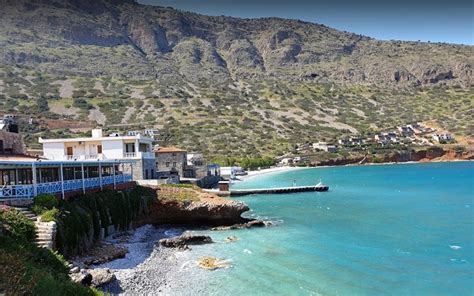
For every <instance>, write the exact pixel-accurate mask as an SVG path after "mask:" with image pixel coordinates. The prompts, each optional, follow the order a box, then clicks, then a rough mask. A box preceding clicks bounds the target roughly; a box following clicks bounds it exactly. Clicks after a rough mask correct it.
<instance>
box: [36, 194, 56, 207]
mask: <svg viewBox="0 0 474 296" xmlns="http://www.w3.org/2000/svg"><path fill="white" fill-rule="evenodd" d="M34 205H35V206H36V208H38V207H41V208H44V209H46V210H52V209H53V208H56V207H58V205H59V202H58V200H57V198H56V196H54V195H52V194H40V195H38V196H36V197H35V199H34Z"/></svg>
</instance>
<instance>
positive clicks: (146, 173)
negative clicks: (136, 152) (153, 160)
mask: <svg viewBox="0 0 474 296" xmlns="http://www.w3.org/2000/svg"><path fill="white" fill-rule="evenodd" d="M145 179H148V169H145Z"/></svg>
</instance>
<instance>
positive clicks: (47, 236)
mask: <svg viewBox="0 0 474 296" xmlns="http://www.w3.org/2000/svg"><path fill="white" fill-rule="evenodd" d="M11 208H13V209H16V210H18V211H19V212H21V213H22V214H23V215H25V216H26V217H27V218H28V219H29V220H31V221H33V223H35V226H36V238H35V243H36V245H37V246H38V247H42V248H48V249H53V248H54V241H55V239H56V227H57V226H56V222H41V221H40V220H39V219H38V216H36V215H35V213H33V212H32V211H30V210H29V208H27V207H11Z"/></svg>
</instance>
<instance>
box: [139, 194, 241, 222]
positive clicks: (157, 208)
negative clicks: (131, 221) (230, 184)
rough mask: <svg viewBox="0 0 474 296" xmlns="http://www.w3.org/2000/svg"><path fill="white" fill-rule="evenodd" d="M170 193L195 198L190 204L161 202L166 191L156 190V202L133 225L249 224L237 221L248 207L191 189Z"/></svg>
mask: <svg viewBox="0 0 474 296" xmlns="http://www.w3.org/2000/svg"><path fill="white" fill-rule="evenodd" d="M167 190H168V191H167ZM173 190H176V191H175V193H176V195H177V196H179V195H180V193H179V192H180V190H182V191H188V192H189V194H195V195H193V198H192V199H190V200H179V199H173V198H164V197H163V196H164V194H165V191H166V192H167V194H169V191H170V190H169V189H167V188H162V189H158V190H157V195H158V199H157V200H156V202H154V203H153V204H152V205H151V207H150V214H149V215H147V216H145V217H143V218H142V219H139V220H138V221H137V224H139V225H143V224H192V225H194V226H196V225H199V224H201V225H211V226H219V225H232V224H237V223H246V222H249V219H246V218H243V217H241V215H242V213H244V212H246V211H248V210H249V207H248V206H247V205H246V204H244V203H242V202H240V201H236V200H231V199H225V198H222V197H218V196H216V195H213V194H210V193H205V192H201V191H194V190H193V189H184V188H180V189H176V188H174V189H173ZM171 194H173V193H171Z"/></svg>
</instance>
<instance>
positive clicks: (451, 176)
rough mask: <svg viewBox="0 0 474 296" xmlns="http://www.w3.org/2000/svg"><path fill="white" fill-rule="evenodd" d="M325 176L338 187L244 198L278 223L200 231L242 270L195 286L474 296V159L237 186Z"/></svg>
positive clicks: (288, 177)
mask: <svg viewBox="0 0 474 296" xmlns="http://www.w3.org/2000/svg"><path fill="white" fill-rule="evenodd" d="M319 179H322V180H323V182H324V183H326V184H328V185H330V191H329V192H321V193H319V192H318V193H316V192H315V193H313V192H311V193H296V194H286V195H253V196H245V197H239V198H238V199H239V200H242V201H243V202H245V203H247V204H248V205H249V206H250V207H251V208H252V211H251V212H249V213H248V216H251V217H255V218H263V219H268V220H271V221H273V222H274V226H272V227H266V228H258V229H245V230H231V231H201V232H204V233H208V234H210V235H211V236H212V238H213V239H214V241H216V243H214V244H210V245H203V246H197V247H194V248H193V253H194V254H195V256H200V255H212V256H216V257H219V258H225V259H230V260H231V262H232V265H233V266H232V268H229V269H220V270H216V271H206V272H208V273H209V276H208V277H207V280H206V281H205V282H199V283H193V282H192V281H191V282H190V286H191V287H192V286H193V285H195V286H196V287H198V286H201V288H202V285H204V286H205V287H204V290H202V289H199V290H201V291H205V294H213V295H474V163H473V162H455V163H429V164H404V165H380V166H353V167H333V168H316V169H301V170H294V171H288V172H278V173H270V174H266V175H261V176H255V177H253V178H250V179H248V180H245V181H244V182H241V183H238V184H235V185H234V186H235V188H256V187H280V186H286V185H288V186H291V185H292V184H293V180H296V183H297V185H303V184H305V185H306V184H314V183H317V182H318V181H319ZM234 235H235V236H237V237H238V238H239V240H238V241H236V242H234V243H224V242H223V240H224V239H225V238H226V237H228V236H234ZM188 288H189V287H188ZM191 289H192V288H191ZM188 291H189V290H188Z"/></svg>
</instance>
